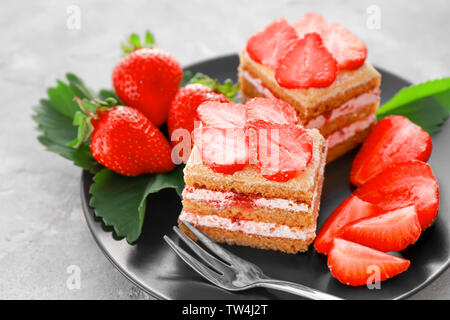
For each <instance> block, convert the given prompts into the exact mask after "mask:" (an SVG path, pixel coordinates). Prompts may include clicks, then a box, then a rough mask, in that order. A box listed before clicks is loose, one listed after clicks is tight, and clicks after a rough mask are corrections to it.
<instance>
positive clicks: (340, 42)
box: [294, 12, 367, 69]
mask: <svg viewBox="0 0 450 320" xmlns="http://www.w3.org/2000/svg"><path fill="white" fill-rule="evenodd" d="M294 28H295V30H296V31H297V34H298V36H299V38H302V37H304V36H305V35H306V34H307V33H312V32H316V33H318V34H319V35H320V36H321V38H322V40H323V43H324V45H325V47H326V48H327V49H328V51H330V52H331V54H332V55H333V57H334V58H335V59H336V60H337V62H338V65H339V68H340V69H357V68H359V67H360V66H361V65H362V64H363V63H364V61H365V60H366V56H367V47H366V45H365V44H364V42H363V41H361V40H360V39H359V38H358V37H357V36H355V35H354V34H353V33H351V32H350V31H349V30H348V29H346V28H345V27H344V26H342V25H340V24H337V23H332V24H327V22H326V21H325V19H324V18H323V17H322V16H321V15H320V14H318V13H315V12H310V13H307V14H306V15H305V16H304V17H303V18H302V19H300V20H299V21H298V22H296V23H294Z"/></svg>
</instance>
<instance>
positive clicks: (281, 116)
mask: <svg viewBox="0 0 450 320" xmlns="http://www.w3.org/2000/svg"><path fill="white" fill-rule="evenodd" d="M246 107H247V118H248V121H253V120H263V121H267V122H272V123H278V124H289V123H291V124H297V123H298V122H299V119H298V115H297V112H296V111H295V109H294V108H293V107H291V105H290V104H289V103H287V102H284V101H283V100H279V99H268V98H254V99H252V100H250V101H249V102H247V103H246Z"/></svg>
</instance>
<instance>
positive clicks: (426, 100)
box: [377, 78, 450, 134]
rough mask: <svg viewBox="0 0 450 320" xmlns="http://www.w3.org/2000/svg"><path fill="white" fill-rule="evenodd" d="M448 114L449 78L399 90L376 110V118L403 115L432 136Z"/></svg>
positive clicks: (449, 101)
mask: <svg viewBox="0 0 450 320" xmlns="http://www.w3.org/2000/svg"><path fill="white" fill-rule="evenodd" d="M449 112H450V78H443V79H439V80H433V81H428V82H424V83H421V84H418V85H414V86H410V87H406V88H403V89H401V90H400V91H399V92H398V93H397V94H396V95H395V96H394V97H393V98H392V99H391V100H389V101H388V102H386V103H385V104H384V105H383V106H382V107H381V108H379V109H378V110H377V118H378V120H381V119H383V118H385V117H387V116H389V115H393V114H399V115H403V116H405V117H407V118H408V119H410V120H411V121H412V122H414V123H416V124H418V125H420V126H421V127H422V128H423V129H424V130H425V131H427V132H428V133H430V134H433V133H435V132H437V131H439V128H440V126H441V125H442V123H443V122H444V121H445V120H446V119H447V118H448V116H449Z"/></svg>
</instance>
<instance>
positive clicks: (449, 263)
mask: <svg viewBox="0 0 450 320" xmlns="http://www.w3.org/2000/svg"><path fill="white" fill-rule="evenodd" d="M236 57H238V54H237V53H232V54H226V55H220V56H217V57H211V58H207V59H205V60H201V61H198V62H195V63H192V64H189V65H187V66H185V67H183V69H187V70H188V69H189V68H195V67H198V66H199V65H202V64H208V63H211V62H213V61H218V60H224V59H231V58H236ZM376 69H377V70H380V71H382V72H380V73H386V74H391V75H393V76H395V77H396V78H398V79H399V80H402V81H404V82H406V83H408V84H409V85H411V84H412V82H411V81H409V80H407V79H405V78H403V77H401V76H398V75H396V74H394V73H392V72H390V71H387V70H386V69H384V68H380V67H378V66H376ZM90 175H92V174H91V173H89V172H88V171H86V170H81V178H80V197H81V204H82V209H83V216H84V218H85V220H86V224H87V225H88V228H89V231H90V233H91V235H92V237H93V238H94V240H95V242H96V244H97V246H98V247H99V248H100V250H101V251H102V253H103V254H104V255H105V257H106V258H107V259H108V261H109V262H110V263H111V264H112V265H113V266H114V267H115V268H116V269H117V270H118V271H119V272H120V273H121V274H122V275H123V276H124V277H125V278H126V279H128V281H130V282H131V283H133V284H134V285H135V286H137V287H138V288H139V289H141V290H142V291H144V292H146V293H147V294H149V295H150V296H152V297H153V298H155V299H158V300H172V299H171V298H169V297H167V296H166V295H164V294H163V293H161V292H158V290H155V289H151V288H150V287H148V286H146V285H144V284H143V283H142V282H141V281H139V280H137V279H135V278H134V277H133V276H131V275H130V274H129V272H127V270H125V269H124V268H123V267H122V266H121V265H120V264H119V263H118V262H117V261H116V259H115V258H114V257H113V256H112V255H111V254H110V253H109V252H108V250H107V249H106V248H105V246H104V245H103V243H102V242H101V241H100V239H99V237H98V236H97V234H96V232H95V231H94V229H93V225H92V224H91V220H93V221H94V223H101V224H102V225H104V224H103V222H102V221H100V220H98V218H97V217H96V216H95V213H94V216H93V217H88V215H90V214H91V212H90V211H91V210H92V211H94V209H93V208H92V207H90V205H89V198H88V197H86V190H85V188H84V185H85V180H86V179H88V177H89V176H90ZM87 193H88V194H89V190H88V192H87ZM103 232H108V233H112V232H113V231H103ZM114 241H124V239H120V240H115V239H114ZM449 266H450V259H448V260H447V261H446V263H444V264H443V265H442V266H441V267H440V268H439V269H438V270H437V271H436V272H435V273H433V274H432V275H431V276H430V277H428V279H427V280H425V281H424V282H422V283H421V284H420V285H418V286H416V287H414V288H413V289H411V290H409V291H408V292H405V293H403V294H401V295H399V296H397V297H395V298H394V299H393V300H403V299H406V298H409V297H411V296H412V295H414V294H416V293H417V292H419V291H421V290H423V289H424V288H426V287H427V286H428V285H430V284H431V283H432V282H434V281H435V280H436V279H437V278H439V276H440V275H441V274H442V273H443V272H444V271H445V270H446V269H448V267H449Z"/></svg>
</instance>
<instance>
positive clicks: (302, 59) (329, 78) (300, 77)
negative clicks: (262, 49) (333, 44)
mask: <svg viewBox="0 0 450 320" xmlns="http://www.w3.org/2000/svg"><path fill="white" fill-rule="evenodd" d="M337 73H338V66H337V62H336V60H335V59H334V58H333V56H332V55H331V53H330V52H328V50H327V48H325V46H324V45H323V43H322V39H321V38H320V36H319V35H318V34H317V33H308V34H306V35H305V37H304V38H303V39H301V40H297V41H295V44H294V45H293V46H292V48H291V49H290V50H289V51H287V52H286V54H285V55H284V56H283V57H282V58H281V59H280V61H279V63H278V66H277V68H276V69H275V79H276V80H277V82H278V84H279V85H280V86H282V87H284V88H288V89H298V88H321V87H328V86H329V85H331V84H332V83H333V82H334V80H335V79H336V75H337Z"/></svg>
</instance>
